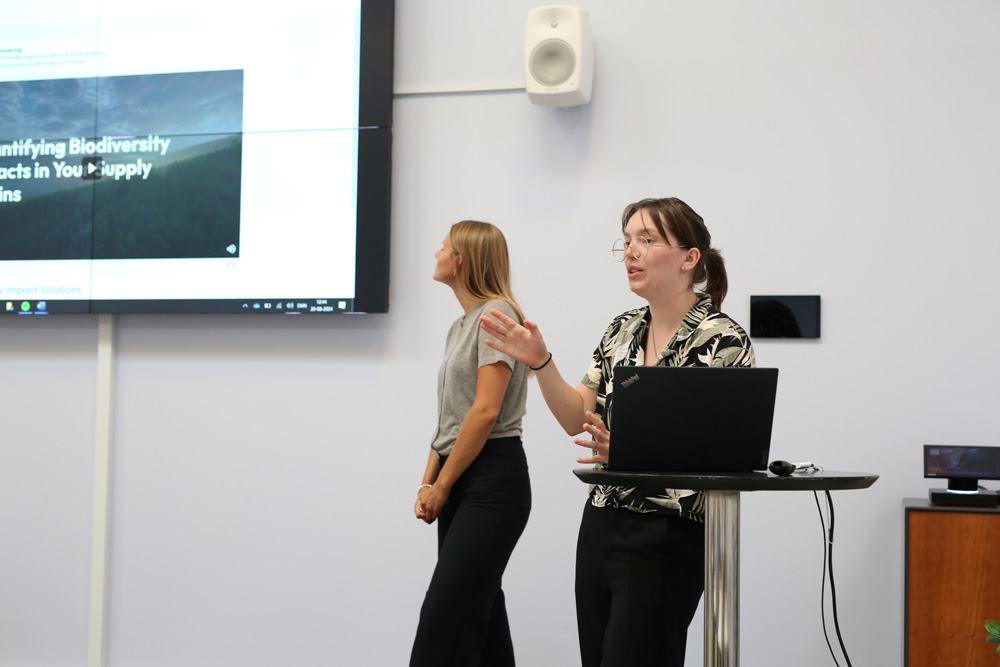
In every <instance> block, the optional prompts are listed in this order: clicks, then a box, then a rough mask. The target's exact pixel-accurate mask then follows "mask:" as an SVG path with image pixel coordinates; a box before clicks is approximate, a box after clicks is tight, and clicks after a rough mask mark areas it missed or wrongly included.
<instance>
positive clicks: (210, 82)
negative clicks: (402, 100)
mask: <svg viewBox="0 0 1000 667" xmlns="http://www.w3.org/2000/svg"><path fill="white" fill-rule="evenodd" d="M393 13H394V8H393V2H392V0H325V1H324V2H315V1H313V0H289V1H287V2H283V3H282V4H281V6H280V8H279V9H276V8H275V7H273V6H270V5H240V6H238V7H235V6H233V5H230V4H225V3H222V4H219V3H205V2H200V1H199V2H194V1H193V0H179V1H175V2H170V3H144V2H138V3H137V2H131V1H127V0H93V1H92V2H82V3H81V2H78V1H76V0H54V1H52V2H45V3H18V4H16V5H12V6H10V7H8V8H6V9H5V11H4V18H3V26H2V27H0V312H2V313H3V314H7V315H42V314H48V313H71V312H95V313H108V312H112V313H138V312H178V313H181V312H184V313H261V314H263V313H269V314H270V313H342V312H385V311H386V310H387V308H388V232H389V183H390V173H391V170H390V151H391V118H392V115H391V105H392V53H393V48H392V40H393ZM359 249H360V250H361V251H362V252H363V262H359V261H358V259H357V257H358V252H359Z"/></svg>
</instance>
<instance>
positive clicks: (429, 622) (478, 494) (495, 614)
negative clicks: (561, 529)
mask: <svg viewBox="0 0 1000 667" xmlns="http://www.w3.org/2000/svg"><path fill="white" fill-rule="evenodd" d="M443 464H444V461H443V460H442V465H443ZM530 511H531V485H530V483H529V480H528V464H527V461H526V460H525V457H524V449H523V448H522V446H521V439H520V438H517V437H513V438H496V439H493V440H487V441H486V445H485V446H484V447H483V450H482V451H481V452H480V453H479V456H477V457H476V460H475V461H473V462H472V465H470V466H469V467H468V469H467V470H466V471H465V472H464V473H463V474H462V476H461V477H460V478H459V479H458V482H456V483H455V486H454V487H453V488H452V490H451V495H450V496H449V498H448V504H446V505H445V506H444V509H443V510H442V512H441V514H440V515H439V516H438V520H437V524H438V562H437V566H436V567H435V568H434V574H433V576H432V577H431V583H430V586H429V587H428V589H427V595H426V596H425V597H424V604H423V606H422V607H421V609H420V623H419V625H418V626H417V637H416V639H415V640H414V642H413V651H412V653H411V654H410V667H452V666H454V667H459V666H461V667H487V666H489V667H493V666H497V667H501V666H502V667H511V666H512V665H513V664H514V646H513V644H512V643H511V639H510V627H509V626H508V624H507V608H506V606H505V604H504V595H503V590H501V588H500V583H501V579H502V578H503V572H504V569H505V568H506V567H507V561H508V560H509V559H510V555H511V553H512V552H513V551H514V545H516V544H517V540H518V538H520V537H521V533H522V532H523V531H524V526H525V524H527V522H528V513H529V512H530Z"/></svg>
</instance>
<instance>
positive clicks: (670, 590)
mask: <svg viewBox="0 0 1000 667" xmlns="http://www.w3.org/2000/svg"><path fill="white" fill-rule="evenodd" d="M704 589H705V530H704V525H703V524H700V523H697V522H695V521H691V520H690V519H684V518H681V517H677V516H663V515H656V514H639V513H636V512H632V511H629V510H624V509H615V508H610V507H594V506H593V505H591V504H590V502H589V500H588V502H587V506H586V507H585V508H584V511H583V520H582V521H581V522H580V536H579V539H578V541H577V550H576V615H577V630H578V631H579V634H580V656H581V658H582V661H583V667H624V666H628V667H645V666H646V665H658V666H667V667H684V651H685V647H686V643H687V629H688V625H689V624H690V623H691V619H692V617H693V616H694V613H695V611H696V610H697V608H698V601H699V600H700V599H701V595H702V593H703V592H704Z"/></svg>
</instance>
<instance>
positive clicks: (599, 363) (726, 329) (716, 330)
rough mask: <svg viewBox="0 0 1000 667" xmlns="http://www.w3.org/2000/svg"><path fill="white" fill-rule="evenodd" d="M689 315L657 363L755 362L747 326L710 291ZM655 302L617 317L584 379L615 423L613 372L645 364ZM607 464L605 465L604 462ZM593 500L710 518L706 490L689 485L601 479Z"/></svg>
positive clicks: (606, 417)
mask: <svg viewBox="0 0 1000 667" xmlns="http://www.w3.org/2000/svg"><path fill="white" fill-rule="evenodd" d="M698 297H699V299H698V302H697V303H696V304H695V305H694V306H693V307H692V308H691V310H689V311H688V313H687V315H685V316H684V320H683V322H682V323H681V326H680V328H679V329H678V330H677V333H676V334H675V335H674V337H673V338H672V339H671V340H670V342H669V343H668V344H667V346H666V347H665V348H664V349H663V350H662V351H661V352H660V354H659V356H658V357H657V358H656V364H655V365H657V366H744V367H753V366H755V365H756V361H755V360H754V354H753V347H752V346H751V345H750V337H749V336H748V335H747V333H746V331H744V330H743V328H742V327H741V326H740V325H739V324H737V323H736V322H734V321H733V320H731V319H729V317H727V316H726V315H725V314H723V313H720V312H719V311H718V310H716V309H715V308H713V307H712V300H711V298H709V296H708V295H706V294H699V295H698ZM649 318H650V315H649V307H648V306H645V307H643V308H638V309H635V310H630V311H628V312H625V313H622V314H621V315H619V316H618V317H616V318H615V319H614V321H613V322H611V325H610V326H608V328H607V330H606V331H605V332H604V337H603V338H601V343H600V344H599V345H598V346H597V349H596V350H594V357H593V360H592V361H591V364H590V368H589V369H588V371H587V375H586V376H585V377H584V378H583V384H584V385H585V386H587V387H590V388H591V389H596V390H597V408H596V409H595V410H594V412H596V413H597V415H598V416H599V417H601V419H603V420H604V423H605V425H606V426H607V427H608V429H612V428H613V424H612V421H613V420H612V410H611V407H612V398H613V396H612V391H611V390H612V385H611V377H612V372H613V371H614V369H615V368H616V367H618V366H642V365H644V364H645V361H646V355H645V343H646V333H647V331H648V329H649ZM599 465H601V466H602V467H603V464H599ZM590 502H591V503H592V504H593V505H595V506H596V507H614V508H621V509H628V510H632V511H634V512H641V513H651V512H656V513H660V514H674V515H679V516H683V517H685V518H688V519H693V520H695V521H704V516H705V505H704V499H703V497H702V494H701V493H700V492H696V491H691V490H686V489H639V488H629V487H624V486H609V485H602V484H598V485H595V486H592V487H591V490H590Z"/></svg>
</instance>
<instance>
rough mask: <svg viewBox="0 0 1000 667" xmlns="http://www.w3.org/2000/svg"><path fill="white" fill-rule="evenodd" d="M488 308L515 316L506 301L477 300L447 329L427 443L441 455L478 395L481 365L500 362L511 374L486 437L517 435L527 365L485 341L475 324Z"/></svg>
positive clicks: (451, 444) (459, 428)
mask: <svg viewBox="0 0 1000 667" xmlns="http://www.w3.org/2000/svg"><path fill="white" fill-rule="evenodd" d="M491 308H496V309H497V310H499V311H500V312H502V313H504V314H506V315H507V316H509V317H512V318H514V319H517V315H516V314H515V313H514V309H513V308H512V307H511V305H510V304H509V303H507V302H506V301H503V300H500V299H494V300H492V301H486V302H484V303H481V304H478V305H477V306H476V307H475V308H473V309H472V312H471V313H469V314H468V315H467V316H466V317H462V318H459V319H458V320H456V321H455V323H454V324H452V325H451V329H450V330H449V331H448V342H447V343H446V344H445V351H444V361H442V362H441V370H440V371H438V428H437V432H436V433H435V434H434V438H433V439H432V441H431V448H432V449H434V451H436V452H437V453H438V454H439V455H441V456H447V455H448V454H449V453H450V452H451V448H452V447H454V446H455V440H457V439H458V432H459V430H461V428H462V422H463V421H464V420H465V415H466V414H468V412H469V409H470V408H471V407H472V402H473V401H474V400H475V399H476V379H477V377H478V374H479V369H480V368H481V367H483V366H488V365H490V364H495V363H497V362H498V361H502V362H504V363H505V364H507V365H508V366H510V368H511V375H510V382H509V383H508V384H507V393H505V394H504V397H503V404H502V405H501V406H500V415H499V416H498V417H497V421H496V424H494V425H493V430H492V431H490V435H489V437H488V438H487V439H490V438H505V437H508V436H515V435H521V417H523V416H524V404H525V400H526V399H527V396H528V377H527V368H526V367H525V365H524V364H522V363H519V362H516V361H514V360H513V359H511V358H510V357H508V356H507V355H506V354H503V353H502V352H497V351H496V350H494V349H493V348H491V347H487V346H486V343H484V342H483V341H484V340H486V338H487V337H489V338H492V339H493V340H496V339H495V338H493V337H492V336H490V335H489V334H487V333H486V332H485V331H483V330H482V328H481V327H480V326H479V316H480V315H482V314H484V313H489V312H490V309H491Z"/></svg>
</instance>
